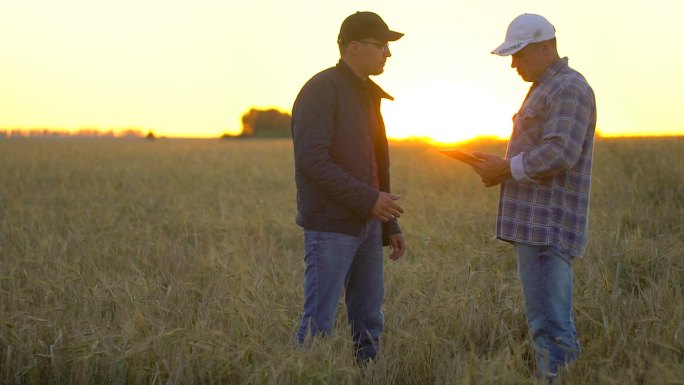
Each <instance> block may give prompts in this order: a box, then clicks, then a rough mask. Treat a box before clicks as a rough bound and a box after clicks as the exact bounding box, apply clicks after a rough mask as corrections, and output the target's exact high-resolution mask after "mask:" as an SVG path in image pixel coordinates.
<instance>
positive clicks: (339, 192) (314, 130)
mask: <svg viewBox="0 0 684 385" xmlns="http://www.w3.org/2000/svg"><path fill="white" fill-rule="evenodd" d="M317 80H318V81H312V82H310V83H309V84H307V85H306V86H305V87H304V88H303V89H302V91H301V92H300V94H299V96H298V97H297V100H296V102H295V105H294V107H293V113H292V137H293V142H294V155H295V168H296V169H297V170H298V171H299V172H302V173H303V174H304V175H305V176H306V178H307V179H308V180H309V181H311V182H313V183H314V184H315V185H316V186H318V187H319V188H320V189H321V190H322V191H323V192H324V193H325V195H326V196H327V197H329V198H331V199H333V200H335V201H337V202H339V203H341V204H343V205H344V206H346V207H348V208H350V209H351V210H353V211H355V212H357V213H359V215H362V216H368V215H369V214H370V212H371V210H372V208H373V205H375V201H376V200H377V198H378V195H379V192H378V191H377V190H376V189H374V188H372V187H370V186H368V184H366V183H364V182H362V181H359V180H358V179H356V178H355V177H354V176H352V175H351V174H349V173H348V172H347V171H346V170H344V169H343V168H342V167H340V166H339V165H337V164H336V163H335V162H334V160H333V159H332V156H331V153H330V147H331V145H332V139H333V130H334V127H335V115H336V113H337V106H338V100H337V98H338V96H337V93H336V92H335V87H334V84H333V83H332V82H331V81H325V80H324V79H317ZM350 150H354V149H350Z"/></svg>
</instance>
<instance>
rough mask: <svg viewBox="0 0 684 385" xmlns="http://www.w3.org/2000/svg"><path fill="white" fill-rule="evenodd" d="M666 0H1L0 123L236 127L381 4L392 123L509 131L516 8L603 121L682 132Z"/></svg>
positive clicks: (419, 129) (392, 130)
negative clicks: (584, 83)
mask: <svg viewBox="0 0 684 385" xmlns="http://www.w3.org/2000/svg"><path fill="white" fill-rule="evenodd" d="M682 8H684V7H683V6H681V5H679V3H678V2H677V1H675V0H670V1H665V0H653V1H648V2H641V1H639V2H637V1H634V2H631V1H629V0H627V1H625V0H622V1H617V0H610V1H600V0H599V1H596V0H593V1H588V0H576V1H564V2H557V1H548V0H545V1H537V0H530V1H510V0H496V1H446V0H440V1H437V0H424V1H419V2H415V1H410V2H409V1H406V2H397V1H390V0H376V1H336V2H333V1H321V0H316V1H314V0H290V1H277V0H253V1H229V0H193V1H190V0H59V1H56V0H3V1H2V2H1V3H0V47H1V49H2V51H1V52H2V60H0V130H8V129H16V128H23V129H30V128H49V129H55V130H72V131H75V130H79V129H85V128H99V129H102V130H110V129H113V130H122V129H128V128H137V129H140V130H142V131H143V132H147V131H149V130H152V131H153V132H154V133H155V134H156V135H158V136H162V135H163V136H171V137H218V136H220V135H222V134H223V133H226V132H228V133H239V132H240V130H241V116H242V114H243V113H245V112H246V111H247V110H249V108H251V107H257V108H267V107H274V108H278V109H280V110H283V111H288V112H289V111H290V108H291V106H292V102H293V101H294V98H295V97H296V95H297V93H298V92H299V89H300V88H301V86H302V85H303V84H304V82H306V80H308V79H309V78H310V77H311V76H312V75H314V74H315V73H317V72H319V71H321V70H323V69H325V68H327V67H330V66H332V65H334V64H335V63H336V62H337V60H338V58H339V53H338V50H337V45H336V39H337V34H338V32H339V26H340V23H341V22H342V20H343V19H344V18H345V17H346V16H348V15H349V14H351V13H354V12H355V11H357V10H369V11H374V12H377V13H378V14H380V15H381V16H382V17H383V19H384V20H385V21H386V22H387V24H388V25H389V26H390V28H391V29H393V30H396V31H400V32H404V33H405V34H406V35H405V36H404V38H402V39H401V40H399V41H397V42H394V43H392V44H391V45H390V48H391V52H392V54H393V57H392V58H390V59H389V60H388V62H387V65H386V67H385V73H384V74H382V75H380V76H378V77H375V78H374V80H375V81H376V82H377V83H378V84H380V85H381V86H382V87H383V88H384V89H385V90H386V91H388V92H389V93H390V94H392V95H393V96H394V97H395V98H396V100H395V101H394V102H386V103H385V104H384V106H383V113H384V115H385V120H386V123H387V130H388V134H389V136H390V137H392V138H398V139H401V138H407V137H411V136H418V137H429V138H432V139H433V140H437V141H442V142H455V141H458V140H463V139H467V138H471V137H473V136H476V135H495V136H499V137H507V136H508V134H509V133H510V129H511V116H512V115H513V113H515V112H516V111H517V109H518V107H519V106H520V103H521V102H522V99H523V97H524V95H525V93H526V92H527V88H528V87H529V83H525V82H523V81H522V80H521V79H520V78H519V77H518V75H517V74H516V72H515V70H513V69H511V68H510V58H502V57H498V56H495V55H492V54H490V53H489V52H490V51H491V50H492V49H494V48H495V47H496V46H497V45H499V44H500V43H501V42H502V41H503V38H504V36H505V32H506V28H507V27H508V24H509V23H510V21H511V20H512V19H513V18H514V17H515V16H517V15H519V14H521V13H525V12H530V13H539V14H541V15H544V16H545V17H546V18H547V19H549V21H550V22H551V23H552V24H554V25H555V27H556V30H557V33H556V35H557V38H558V48H559V53H560V54H561V56H568V57H569V58H570V65H571V66H572V67H574V68H576V69H577V70H579V71H580V72H582V73H583V74H584V75H585V77H586V78H587V80H588V81H589V83H590V84H591V85H592V86H593V88H594V91H595V93H596V96H597V105H598V129H599V132H600V133H601V134H603V135H611V136H612V135H662V134H666V135H675V134H679V135H684V114H682V107H684V102H683V101H682V100H684V98H683V97H682V96H681V92H682V90H683V89H684V75H683V72H684V71H682V68H684V53H683V51H684V47H683V46H682V39H681V36H682V32H681V29H680V28H681V21H680V20H679V19H680V17H681V16H680V15H681V13H682Z"/></svg>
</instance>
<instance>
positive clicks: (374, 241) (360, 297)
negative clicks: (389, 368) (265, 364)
mask: <svg viewBox="0 0 684 385" xmlns="http://www.w3.org/2000/svg"><path fill="white" fill-rule="evenodd" d="M304 244H305V249H306V256H305V258H304V261H305V263H306V271H305V274H304V315H303V316H302V321H301V324H300V326H299V331H298V333H297V339H298V341H299V343H300V344H304V343H305V342H306V339H307V336H308V335H311V336H312V337H313V336H316V335H318V334H330V333H331V332H332V327H333V323H334V321H335V314H336V312H337V305H338V302H339V300H340V296H341V295H342V291H343V290H344V293H345V294H344V299H345V304H346V307H347V319H348V321H349V324H350V325H351V330H352V338H353V339H354V346H355V354H356V358H357V360H361V361H365V360H367V359H373V358H375V357H376V355H377V354H378V342H379V337H380V333H381V332H382V328H383V324H384V316H383V313H382V301H383V297H384V294H385V293H384V277H383V274H384V273H383V252H382V225H381V223H380V221H377V220H370V221H368V222H367V223H366V225H365V226H364V229H363V232H362V233H361V235H359V236H352V235H347V234H342V233H332V232H323V231H313V230H305V231H304Z"/></svg>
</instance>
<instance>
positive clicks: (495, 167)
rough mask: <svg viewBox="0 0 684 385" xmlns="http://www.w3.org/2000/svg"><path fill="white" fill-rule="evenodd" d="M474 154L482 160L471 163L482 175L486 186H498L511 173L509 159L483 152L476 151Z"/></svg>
mask: <svg viewBox="0 0 684 385" xmlns="http://www.w3.org/2000/svg"><path fill="white" fill-rule="evenodd" d="M473 155H474V156H476V157H478V158H480V159H482V162H477V163H471V164H470V165H471V166H472V167H473V169H474V170H475V172H477V173H478V174H479V175H480V178H482V183H484V185H485V187H492V186H496V185H498V184H500V183H501V182H503V181H504V179H506V178H507V177H509V176H510V175H511V166H510V162H509V160H508V159H504V158H501V157H500V156H497V155H492V154H483V153H481V152H474V153H473Z"/></svg>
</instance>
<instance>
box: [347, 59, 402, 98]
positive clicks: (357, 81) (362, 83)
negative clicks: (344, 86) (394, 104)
mask: <svg viewBox="0 0 684 385" xmlns="http://www.w3.org/2000/svg"><path fill="white" fill-rule="evenodd" d="M335 67H336V68H337V70H338V71H340V72H341V73H342V74H343V75H344V76H345V77H346V78H347V79H348V80H349V81H350V82H351V83H352V84H353V85H354V87H356V88H357V89H359V90H368V91H369V92H370V93H371V94H373V95H375V96H378V97H381V98H385V99H389V100H394V98H393V97H392V95H390V94H388V93H387V92H385V90H383V89H382V88H380V86H379V85H377V84H376V83H375V82H374V81H372V80H370V79H366V80H363V79H361V78H360V77H358V76H356V74H355V73H354V71H352V69H351V67H349V65H348V64H347V63H345V62H344V60H342V59H340V61H338V62H337V65H336V66H335Z"/></svg>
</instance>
